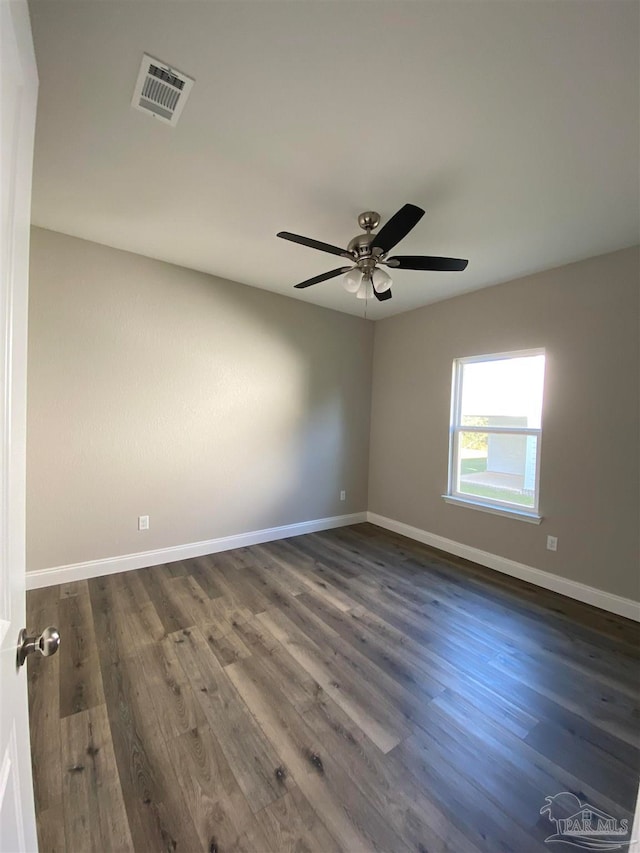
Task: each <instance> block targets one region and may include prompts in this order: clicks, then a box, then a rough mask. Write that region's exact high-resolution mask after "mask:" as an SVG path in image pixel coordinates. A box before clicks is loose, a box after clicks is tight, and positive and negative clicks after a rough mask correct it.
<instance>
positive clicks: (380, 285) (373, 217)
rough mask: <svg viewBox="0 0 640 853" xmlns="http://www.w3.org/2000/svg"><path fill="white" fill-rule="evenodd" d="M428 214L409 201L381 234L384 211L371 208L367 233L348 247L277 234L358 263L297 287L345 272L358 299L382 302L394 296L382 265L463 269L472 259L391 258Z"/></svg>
mask: <svg viewBox="0 0 640 853" xmlns="http://www.w3.org/2000/svg"><path fill="white" fill-rule="evenodd" d="M423 216H424V210H422V208H420V207H416V205H415V204H405V205H404V206H403V207H401V208H400V210H399V211H398V212H397V213H395V214H394V215H393V216H392V217H391V219H390V220H389V221H388V222H387V223H386V225H383V226H382V228H381V229H380V231H379V232H378V233H377V234H374V233H373V230H374V229H375V228H377V227H378V225H379V224H380V214H379V213H376V212H375V211H373V210H367V211H365V212H364V213H361V214H360V216H359V217H358V225H359V226H360V228H362V229H363V230H364V234H358V236H357V237H354V238H353V240H351V241H350V242H349V244H348V245H347V248H346V249H340V248H339V247H338V246H332V245H330V244H329V243H322V242H321V241H320V240H312V239H311V238H310V237H301V236H300V234H291V233H290V232H289V231H279V232H278V234H277V235H276V236H278V237H282V239H283V240H291V242H292V243H300V245H302V246H309V247H310V248H311V249H319V250H320V251H321V252H329V253H330V254H332V255H339V256H340V257H343V258H347V259H348V260H349V261H351V262H352V263H354V264H355V266H353V267H337V268H336V269H334V270H329V272H325V273H321V275H316V276H314V277H313V278H308V279H307V280H306V281H301V282H300V284H296V285H294V286H295V287H297V288H304V287H311V285H313V284H319V283H320V282H321V281H327V279H330V278H335V276H337V275H343V274H345V276H344V279H343V280H342V285H343V287H344V288H345V290H347V291H348V292H350V293H355V294H356V296H357V298H358V299H370V298H372V297H373V296H375V297H376V299H378V300H379V301H380V302H384V301H385V300H386V299H391V285H392V283H393V282H392V280H391V277H390V276H389V275H388V273H386V272H385V271H384V270H383V269H381V266H386V267H390V268H392V269H393V268H397V269H404V270H437V271H450V272H459V271H462V270H463V269H465V268H466V266H467V264H468V263H469V261H464V260H461V259H459V258H434V257H431V256H430V255H394V256H393V257H391V258H388V257H387V254H388V253H389V252H390V251H391V249H393V247H394V246H395V245H396V244H397V243H399V242H400V240H402V239H404V238H405V237H406V236H407V234H408V233H409V231H411V229H412V228H414V227H415V226H416V225H417V224H418V222H419V221H420V220H421V219H422V217H423Z"/></svg>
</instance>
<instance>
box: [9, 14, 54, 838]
mask: <svg viewBox="0 0 640 853" xmlns="http://www.w3.org/2000/svg"><path fill="white" fill-rule="evenodd" d="M0 86H1V94H0V97H1V100H0V201H1V203H2V223H1V228H2V230H1V231H0V382H1V383H2V385H1V388H0V472H1V477H0V851H2V853H16V851H17V852H18V853H21V851H25V850H28V851H34V850H37V848H38V845H37V840H36V827H35V815H34V808H33V787H32V783H31V756H30V748H29V717H28V708H27V671H26V670H27V668H26V666H23V667H22V668H21V669H18V668H17V667H16V647H17V642H18V633H19V631H20V629H21V628H23V627H24V626H25V438H26V389H27V358H26V356H27V292H28V276H29V223H30V219H31V216H30V214H31V170H32V161H33V135H34V129H35V118H36V100H37V93H38V76H37V72H36V63H35V57H34V53H33V43H32V40H31V26H30V23H29V13H28V10H27V3H26V0H0ZM42 627H43V628H44V627H45V626H44V625H43V626H42Z"/></svg>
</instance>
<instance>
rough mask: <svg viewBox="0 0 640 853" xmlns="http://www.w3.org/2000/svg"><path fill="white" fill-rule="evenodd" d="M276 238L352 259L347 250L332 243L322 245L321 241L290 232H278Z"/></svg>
mask: <svg viewBox="0 0 640 853" xmlns="http://www.w3.org/2000/svg"><path fill="white" fill-rule="evenodd" d="M276 237H282V239H283V240H291V242H292V243H300V245H301V246H309V248H310V249H319V250H320V251H321V252H329V253H330V254H332V255H341V256H342V257H343V258H351V255H350V254H349V252H347V250H346V249H339V248H338V247H337V246H332V245H331V244H330V243H321V242H320V240H312V239H311V238H310V237H301V236H300V234H291V233H290V232H289V231H278V233H277V234H276Z"/></svg>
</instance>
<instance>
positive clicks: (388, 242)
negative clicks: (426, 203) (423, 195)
mask: <svg viewBox="0 0 640 853" xmlns="http://www.w3.org/2000/svg"><path fill="white" fill-rule="evenodd" d="M423 216H424V210H423V209H422V208H421V207H416V206H415V204H405V206H404V207H401V208H400V210H399V211H398V212H397V213H394V214H393V216H392V217H391V219H390V220H389V221H388V222H387V224H386V225H383V226H382V228H381V229H380V231H379V232H378V233H377V234H376V236H375V239H374V241H373V243H372V244H371V248H372V249H382V251H383V253H384V252H388V251H389V249H393V247H394V246H395V245H396V243H399V242H400V240H402V238H403V237H406V236H407V234H408V233H409V231H411V229H412V228H414V227H415V226H416V225H417V224H418V222H420V220H421V219H422V217H423Z"/></svg>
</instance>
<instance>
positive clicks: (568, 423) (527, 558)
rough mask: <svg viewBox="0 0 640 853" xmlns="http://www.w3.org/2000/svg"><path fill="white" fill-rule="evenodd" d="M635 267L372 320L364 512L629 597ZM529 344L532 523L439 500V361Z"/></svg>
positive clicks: (599, 267)
mask: <svg viewBox="0 0 640 853" xmlns="http://www.w3.org/2000/svg"><path fill="white" fill-rule="evenodd" d="M639 270H640V264H639V254H638V250H637V249H628V250H624V251H621V252H615V253H613V254H609V255H602V256H600V257H596V258H592V259H590V260H587V261H583V262H580V263H576V264H571V265H569V266H565V267H561V268H559V269H554V270H550V271H548V272H544V273H541V274H539V275H534V276H530V277H528V278H525V279H521V280H518V281H515V282H510V283H508V284H503V285H498V286H495V287H491V288H487V289H485V290H481V291H476V292H474V293H470V294H466V295H465V296H461V297H457V298H454V299H450V300H447V301H445V302H439V303H437V304H434V305H429V306H427V307H425V308H421V309H419V310H417V311H413V312H410V313H407V314H402V315H399V316H396V317H391V318H389V319H388V320H383V321H380V322H377V323H376V326H375V343H374V367H373V376H374V382H373V398H372V415H371V462H370V469H369V509H370V510H371V511H372V512H375V513H379V514H380V515H384V516H387V517H389V518H392V519H395V520H397V521H402V522H404V523H406V524H410V525H413V526H415V527H419V528H421V529H423V530H427V531H429V532H430V533H435V534H438V535H440V536H444V537H447V538H449V539H452V540H454V541H456V542H461V543H464V544H466V545H470V546H473V547H476V548H480V549H482V550H485V551H489V552H491V553H493V554H498V555H500V556H504V557H507V558H510V559H513V560H516V561H518V562H521V563H525V564H527V565H530V566H535V567H537V568H539V569H543V570H545V571H549V572H553V573H554V574H558V575H561V576H563V577H566V578H569V579H571V580H574V581H580V582H582V583H585V584H588V585H590V586H594V587H597V588H599V589H602V590H606V591H608V592H612V593H615V594H618V595H622V596H627V597H630V598H634V599H639V598H640V594H639V583H640V581H639V578H640V566H639V547H638V546H639V542H638V536H639V533H638V530H639V525H638V521H639V515H640V512H639V509H640V508H639V483H640V471H639V458H638V457H639V448H640V436H639V418H638V414H639V411H638V409H639V399H638V388H639V366H640V354H639V349H638V340H639V336H638V319H639V305H638V295H639V289H640V284H639ZM533 347H545V348H546V352H547V361H546V378H545V397H544V411H543V436H542V458H541V472H540V512H541V514H542V515H543V516H544V520H543V522H542V524H541V525H540V526H536V525H532V524H527V523H524V522H522V521H516V520H512V519H508V518H502V517H498V516H495V515H489V514H488V513H484V512H478V511H476V510H472V509H466V508H463V507H459V506H452V505H449V504H446V503H445V502H444V501H443V500H442V498H441V495H442V494H443V493H444V492H445V491H446V487H447V462H448V460H447V450H448V440H449V434H448V427H449V412H450V396H451V367H452V362H453V359H454V358H457V357H462V356H471V355H480V354H482V353H495V352H507V351H509V350H518V349H528V348H533ZM547 534H552V535H555V536H558V538H559V541H558V551H557V552H556V553H552V552H550V551H547V550H546V547H545V546H546V537H547Z"/></svg>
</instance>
